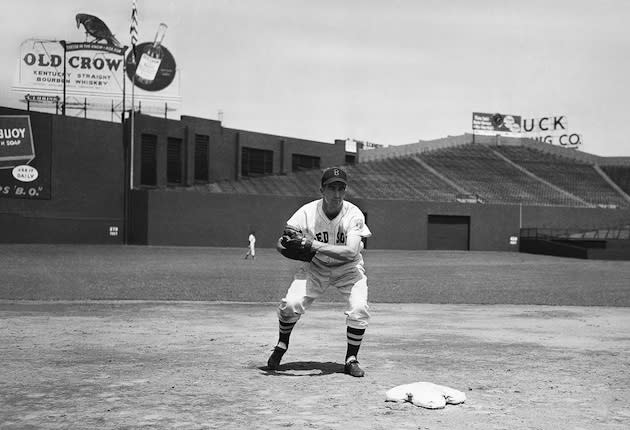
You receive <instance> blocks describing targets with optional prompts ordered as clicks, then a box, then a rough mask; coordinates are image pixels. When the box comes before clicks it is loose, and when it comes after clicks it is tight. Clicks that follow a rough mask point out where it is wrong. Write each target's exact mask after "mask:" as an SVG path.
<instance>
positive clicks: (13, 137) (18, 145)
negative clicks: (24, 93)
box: [0, 115, 51, 199]
mask: <svg viewBox="0 0 630 430" xmlns="http://www.w3.org/2000/svg"><path fill="white" fill-rule="evenodd" d="M50 164H51V163H50V145H49V144H47V143H46V142H42V143H41V145H39V146H38V144H37V143H36V142H35V140H34V138H33V132H32V128H31V118H30V117H29V116H28V115H0V198H2V197H4V198H17V199H50Z"/></svg>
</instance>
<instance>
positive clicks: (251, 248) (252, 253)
mask: <svg viewBox="0 0 630 430" xmlns="http://www.w3.org/2000/svg"><path fill="white" fill-rule="evenodd" d="M255 233H256V232H254V231H252V232H250V233H249V237H248V238H247V240H248V241H249V245H248V246H247V254H245V260H247V257H252V260H255V259H256V234H255Z"/></svg>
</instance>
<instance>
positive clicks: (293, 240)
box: [278, 226, 316, 261]
mask: <svg viewBox="0 0 630 430" xmlns="http://www.w3.org/2000/svg"><path fill="white" fill-rule="evenodd" d="M312 245H313V241H312V240H310V239H308V238H307V237H305V236H304V234H303V233H302V231H301V230H298V229H296V228H294V227H291V226H286V227H285V228H284V231H283V232H282V236H281V237H280V239H279V240H278V251H279V252H280V254H282V255H283V256H285V257H286V258H290V259H291V260H300V261H311V260H312V259H313V257H314V256H315V254H316V251H314V250H313V249H312Z"/></svg>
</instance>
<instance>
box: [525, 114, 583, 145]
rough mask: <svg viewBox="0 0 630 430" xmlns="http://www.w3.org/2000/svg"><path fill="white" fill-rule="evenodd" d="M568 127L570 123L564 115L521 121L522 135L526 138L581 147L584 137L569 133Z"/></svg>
mask: <svg viewBox="0 0 630 430" xmlns="http://www.w3.org/2000/svg"><path fill="white" fill-rule="evenodd" d="M568 127H569V125H568V121H567V118H566V116H564V115H559V116H558V115H549V116H543V117H540V118H522V119H521V134H522V135H523V136H525V137H530V138H532V139H534V140H538V141H541V142H544V143H549V144H552V145H559V146H564V147H577V146H579V145H581V144H582V136H581V135H579V134H577V133H571V132H569V131H568Z"/></svg>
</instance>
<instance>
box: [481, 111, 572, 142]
mask: <svg viewBox="0 0 630 430" xmlns="http://www.w3.org/2000/svg"><path fill="white" fill-rule="evenodd" d="M568 127H569V125H568V120H567V117H566V115H546V116H541V117H539V118H523V117H521V116H520V115H505V114H501V113H493V114H490V113H479V112H473V121H472V129H473V134H480V135H489V136H496V135H499V136H510V137H527V138H530V139H534V140H538V141H540V142H544V143H549V144H551V145H557V146H562V147H565V148H576V147H577V146H579V145H581V144H582V136H581V135H580V134H577V133H571V132H569V131H568Z"/></svg>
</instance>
